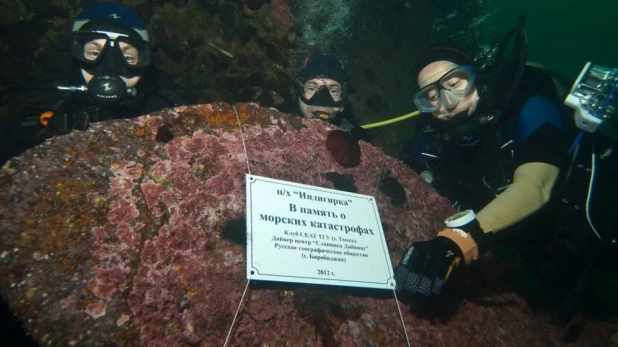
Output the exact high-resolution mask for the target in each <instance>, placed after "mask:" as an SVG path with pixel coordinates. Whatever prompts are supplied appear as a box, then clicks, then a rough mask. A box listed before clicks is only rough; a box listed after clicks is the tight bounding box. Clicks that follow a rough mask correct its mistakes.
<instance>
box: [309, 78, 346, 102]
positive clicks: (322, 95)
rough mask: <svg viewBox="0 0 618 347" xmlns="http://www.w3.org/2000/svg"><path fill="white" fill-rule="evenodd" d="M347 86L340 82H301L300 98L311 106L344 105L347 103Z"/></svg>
mask: <svg viewBox="0 0 618 347" xmlns="http://www.w3.org/2000/svg"><path fill="white" fill-rule="evenodd" d="M345 94H346V92H345V86H342V85H341V84H340V83H338V82H337V83H333V84H317V83H315V82H314V81H313V80H309V81H307V82H305V83H303V84H301V92H300V95H299V97H300V100H301V101H302V102H304V103H305V104H307V105H309V106H321V107H342V106H343V104H344V103H345Z"/></svg>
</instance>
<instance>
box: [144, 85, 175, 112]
mask: <svg viewBox="0 0 618 347" xmlns="http://www.w3.org/2000/svg"><path fill="white" fill-rule="evenodd" d="M183 104H184V100H183V99H182V97H181V96H180V95H179V94H178V93H176V92H175V91H173V90H171V89H167V88H160V89H159V90H158V91H157V93H156V94H155V95H152V96H150V97H148V98H147V99H146V100H145V101H144V105H143V107H142V113H143V114H147V113H152V112H156V111H160V110H162V109H164V108H170V107H176V106H180V105H183Z"/></svg>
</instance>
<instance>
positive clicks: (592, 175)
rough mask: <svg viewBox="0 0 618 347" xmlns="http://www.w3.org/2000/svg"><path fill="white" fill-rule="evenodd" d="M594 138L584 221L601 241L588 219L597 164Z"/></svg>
mask: <svg viewBox="0 0 618 347" xmlns="http://www.w3.org/2000/svg"><path fill="white" fill-rule="evenodd" d="M595 151H596V149H595V144H594V138H593V139H592V168H591V169H590V170H591V171H590V184H589V185H588V197H587V198H586V219H588V224H590V227H591V228H592V231H593V232H594V234H595V235H597V237H598V238H599V240H601V241H603V237H601V235H600V234H599V233H598V232H597V229H596V228H595V227H594V224H592V219H591V218H590V202H591V200H592V188H593V186H594V174H595V171H596V164H597V154H596V152H595Z"/></svg>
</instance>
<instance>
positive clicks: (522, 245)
mask: <svg viewBox="0 0 618 347" xmlns="http://www.w3.org/2000/svg"><path fill="white" fill-rule="evenodd" d="M522 41H525V40H522ZM480 70H481V69H480V67H479V66H478V64H477V62H475V61H474V60H473V59H472V58H470V57H469V56H468V55H467V54H466V53H465V52H464V51H462V50H460V49H458V48H454V47H451V46H443V45H436V46H433V47H430V48H429V49H428V50H426V51H425V52H424V53H423V54H422V55H421V57H420V58H419V59H418V60H417V62H416V64H415V67H414V74H415V75H414V77H415V78H416V80H417V83H418V87H419V91H418V92H417V93H416V94H415V96H414V102H415V104H416V106H417V107H418V108H419V110H420V111H421V112H423V113H424V115H422V116H421V119H420V120H419V122H418V123H417V135H416V136H415V137H414V138H413V139H412V141H411V142H410V143H409V144H408V145H407V146H406V148H404V150H403V152H402V159H403V160H404V162H406V163H407V164H408V165H409V166H410V167H411V168H413V169H414V170H416V171H417V172H418V173H419V174H421V176H422V177H423V178H424V179H425V180H426V181H427V182H428V183H431V184H432V185H433V186H434V187H435V189H436V191H438V193H440V194H442V195H444V196H446V197H448V198H449V199H450V200H451V201H452V202H453V207H455V208H457V209H458V210H459V211H460V212H458V213H456V214H455V215H453V216H451V217H449V218H448V219H447V220H446V226H445V228H444V229H443V230H442V231H440V232H438V233H437V235H436V237H434V238H432V239H430V240H428V241H417V242H414V243H412V245H411V246H410V247H409V248H408V249H407V250H406V251H405V252H404V254H403V257H402V259H401V262H400V263H399V266H397V268H396V269H395V277H396V280H397V283H398V285H400V286H401V287H402V288H404V289H405V290H406V291H408V292H410V293H413V294H420V295H422V296H426V297H429V296H438V295H440V294H441V292H442V289H443V285H444V284H445V283H446V281H447V280H448V278H449V276H450V275H451V273H452V272H453V271H456V270H457V269H460V268H462V265H464V264H470V263H471V262H473V261H475V260H477V259H478V258H479V257H481V256H482V255H483V254H484V253H485V252H487V251H488V250H489V248H490V247H492V246H494V245H496V244H499V243H502V244H508V245H512V246H515V247H516V248H517V249H518V250H519V251H520V254H521V255H522V257H527V258H528V259H534V260H535V261H538V262H537V263H534V264H535V265H538V266H539V267H540V266H541V265H546V263H543V260H542V259H543V256H541V254H542V253H543V252H545V250H544V247H545V246H546V245H547V244H549V243H551V242H552V241H554V240H555V236H556V233H560V232H571V233H573V235H574V236H572V240H579V241H578V242H571V243H570V244H569V245H568V247H564V248H569V249H570V250H572V249H573V248H578V249H577V250H575V253H577V254H576V255H572V254H571V256H568V257H567V256H565V257H564V258H562V255H563V254H562V253H561V255H560V256H556V255H554V254H550V255H549V256H548V257H545V259H548V258H552V260H551V261H558V262H562V263H563V264H559V266H557V267H562V268H559V269H557V270H556V271H557V272H558V274H554V275H553V278H554V279H558V280H560V281H564V283H567V282H568V283H570V284H573V283H574V282H575V280H576V278H574V277H573V273H578V272H577V270H581V268H582V267H590V266H594V265H593V264H595V263H597V262H602V263H604V264H605V265H607V266H608V267H610V268H613V269H614V270H618V269H617V268H618V251H617V249H616V248H618V246H616V242H615V235H611V233H615V231H616V230H618V217H617V216H618V210H617V209H616V207H615V204H606V203H605V204H601V203H599V204H597V205H598V207H600V208H599V212H597V213H596V216H595V217H596V221H597V225H602V226H603V228H602V229H604V230H606V234H605V235H600V234H598V233H597V231H596V230H595V232H594V233H593V232H591V231H590V227H589V226H588V224H589V223H588V222H587V221H586V219H585V218H584V219H581V218H579V220H580V221H583V222H584V223H581V224H579V225H569V222H570V221H568V222H567V218H566V217H563V216H565V215H567V216H571V215H574V214H576V213H578V211H577V210H578V209H579V210H581V211H579V212H582V211H584V208H583V207H584V206H585V202H584V201H582V203H581V204H579V208H575V209H573V208H572V209H571V210H568V211H566V208H570V207H573V206H574V207H578V206H577V205H574V204H572V203H571V202H570V201H569V200H570V199H571V197H572V196H565V195H564V194H565V192H569V194H571V193H570V191H571V190H570V189H568V187H571V188H573V187H576V188H582V187H583V188H587V183H588V182H587V181H584V182H575V181H574V178H573V177H574V176H576V172H575V171H577V170H578V169H577V168H581V169H580V170H579V171H585V169H586V168H588V175H587V177H588V178H589V177H590V175H589V171H590V167H589V166H590V163H589V162H588V163H587V164H581V165H574V163H577V162H576V161H573V158H575V156H573V155H571V154H572V153H573V151H572V148H571V150H569V148H570V147H571V144H572V143H574V142H573V141H574V139H575V138H576V136H575V135H576V134H577V128H576V127H575V124H574V122H573V117H572V112H571V114H567V113H566V108H565V107H564V106H563V105H562V104H561V101H562V100H563V99H562V98H561V97H559V93H558V88H557V87H556V84H555V83H554V80H553V79H552V76H551V75H549V74H547V73H546V71H545V70H544V69H541V68H538V67H533V66H528V65H526V64H525V56H524V57H521V59H514V60H508V59H507V60H505V61H503V62H501V63H496V64H495V65H494V68H493V70H492V73H491V74H482V73H479V71H480ZM585 142H586V141H583V142H582V141H580V142H577V145H578V146H577V147H581V148H582V150H583V148H584V147H583V146H584V144H585ZM600 146H604V148H605V149H608V148H609V149H610V150H609V152H608V151H607V150H605V153H611V148H612V147H611V146H612V145H611V144H608V143H604V144H602V145H601V142H598V143H597V147H598V148H600ZM610 157H611V155H609V154H608V155H607V158H610ZM616 157H617V156H616V155H614V156H613V157H612V158H610V160H605V161H606V163H604V165H605V167H604V176H605V177H606V179H607V180H615V178H611V177H612V175H615V173H616V169H617V168H618V165H616V163H617V162H618V160H616ZM580 158H584V157H583V156H580ZM585 158H589V157H585ZM604 188H605V191H604V192H600V194H606V196H612V197H613V196H615V195H613V194H618V191H616V190H617V189H616V184H615V183H613V181H609V183H608V184H606V185H604ZM609 191H613V192H614V193H611V194H610V193H608V192H609ZM474 211H476V212H474ZM564 211H566V212H564ZM600 211H603V212H600ZM580 215H581V214H580ZM590 225H592V223H590ZM595 234H596V236H595ZM597 236H598V237H597ZM576 243H577V244H576ZM561 251H562V250H560V251H557V252H561ZM556 259H558V260H556ZM567 259H569V260H567ZM572 259H577V260H576V261H575V263H579V264H578V265H573V264H574V263H573V262H571V260H572ZM612 259H613V260H612ZM553 265H555V264H553ZM576 268H577V270H576ZM565 274H566V275H565ZM561 276H562V277H561ZM567 277H568V279H567ZM569 281H570V282H569ZM563 294H564V293H563ZM567 294H568V293H567Z"/></svg>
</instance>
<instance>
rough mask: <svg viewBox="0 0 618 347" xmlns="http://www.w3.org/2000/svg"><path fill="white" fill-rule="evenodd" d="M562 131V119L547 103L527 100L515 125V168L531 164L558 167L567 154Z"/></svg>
mask: <svg viewBox="0 0 618 347" xmlns="http://www.w3.org/2000/svg"><path fill="white" fill-rule="evenodd" d="M565 128H566V125H565V117H564V116H563V115H562V114H561V112H560V110H559V109H558V108H557V107H556V106H555V105H554V104H553V103H552V102H551V101H549V100H548V99H547V98H544V97H541V96H534V97H531V98H530V100H528V102H527V103H526V104H525V105H524V107H523V108H522V111H521V113H520V116H519V118H518V121H517V124H516V129H515V134H516V135H515V143H516V145H517V147H518V149H517V151H516V157H515V164H516V167H518V166H520V165H522V164H525V163H532V162H539V163H547V164H550V165H553V166H557V167H562V166H563V164H564V159H565V158H566V156H565V154H566V152H567V150H568V148H567V146H568V144H567V140H566V130H565Z"/></svg>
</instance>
